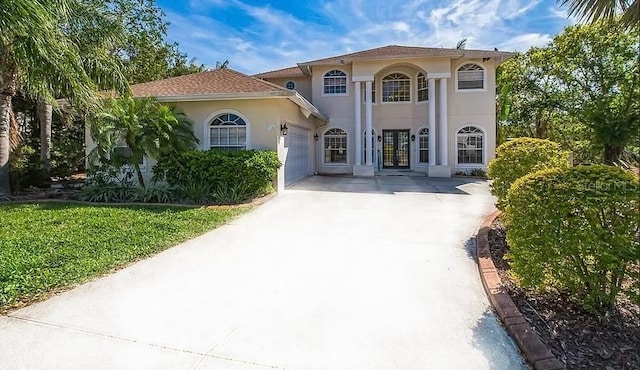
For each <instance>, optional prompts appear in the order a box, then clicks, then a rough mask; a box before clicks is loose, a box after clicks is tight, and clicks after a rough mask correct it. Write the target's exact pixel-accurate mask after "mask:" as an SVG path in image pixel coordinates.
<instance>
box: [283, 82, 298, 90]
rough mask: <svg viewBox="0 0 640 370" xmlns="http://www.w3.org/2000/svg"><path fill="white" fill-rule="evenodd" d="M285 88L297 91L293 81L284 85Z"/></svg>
mask: <svg viewBox="0 0 640 370" xmlns="http://www.w3.org/2000/svg"><path fill="white" fill-rule="evenodd" d="M284 87H286V88H287V89H289V90H295V89H296V83H295V82H293V81H287V83H286V84H285V85H284Z"/></svg>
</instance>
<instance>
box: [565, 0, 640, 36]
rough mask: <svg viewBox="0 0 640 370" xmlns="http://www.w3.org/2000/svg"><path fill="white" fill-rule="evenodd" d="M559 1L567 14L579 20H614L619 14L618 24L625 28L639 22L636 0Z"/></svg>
mask: <svg viewBox="0 0 640 370" xmlns="http://www.w3.org/2000/svg"><path fill="white" fill-rule="evenodd" d="M559 2H560V5H561V6H567V7H568V8H569V15H571V16H576V17H578V19H579V20H581V21H587V22H597V21H601V20H614V19H615V18H616V17H617V16H618V15H620V14H621V15H622V16H621V18H620V24H621V25H622V26H623V27H625V28H627V29H631V28H634V27H636V28H637V27H638V23H640V3H639V2H638V0H559ZM636 32H637V30H636Z"/></svg>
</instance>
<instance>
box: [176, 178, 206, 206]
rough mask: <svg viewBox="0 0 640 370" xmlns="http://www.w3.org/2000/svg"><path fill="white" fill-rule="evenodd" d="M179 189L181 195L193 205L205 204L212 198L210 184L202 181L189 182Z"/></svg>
mask: <svg viewBox="0 0 640 370" xmlns="http://www.w3.org/2000/svg"><path fill="white" fill-rule="evenodd" d="M180 189H182V195H183V196H184V197H185V198H186V199H187V200H189V201H191V202H193V203H197V204H206V203H210V202H211V201H213V198H214V196H213V190H212V189H211V184H209V183H206V182H204V181H193V182H189V183H187V184H185V185H184V186H182V187H181V188H180Z"/></svg>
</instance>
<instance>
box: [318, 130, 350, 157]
mask: <svg viewBox="0 0 640 370" xmlns="http://www.w3.org/2000/svg"><path fill="white" fill-rule="evenodd" d="M334 128H337V129H339V130H342V131H344V134H345V136H346V141H345V142H346V143H347V149H346V158H347V161H346V162H345V163H337V162H336V163H334V162H325V160H326V158H327V156H326V155H325V154H326V153H325V151H326V148H325V147H324V138H325V135H326V134H327V132H328V131H329V130H333V129H334ZM321 140H322V153H320V154H321V156H322V158H321V160H320V163H321V164H322V166H326V167H346V166H351V164H350V162H349V146H350V145H349V132H348V131H347V130H345V129H344V128H342V127H337V126H333V127H327V128H326V129H325V130H324V131H323V132H322V137H321Z"/></svg>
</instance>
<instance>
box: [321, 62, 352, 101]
mask: <svg viewBox="0 0 640 370" xmlns="http://www.w3.org/2000/svg"><path fill="white" fill-rule="evenodd" d="M331 71H340V72H342V73H344V74H345V78H346V85H345V91H346V92H345V93H339V94H327V93H325V92H324V78H325V76H326V75H327V73H329V72H331ZM321 78H322V85H321V86H322V94H321V96H323V97H325V96H326V97H332V96H349V90H350V89H349V73H348V72H347V71H346V70H345V69H344V68H339V67H337V68H330V69H328V70H326V71H325V72H324V73H323V74H322V77H321Z"/></svg>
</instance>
